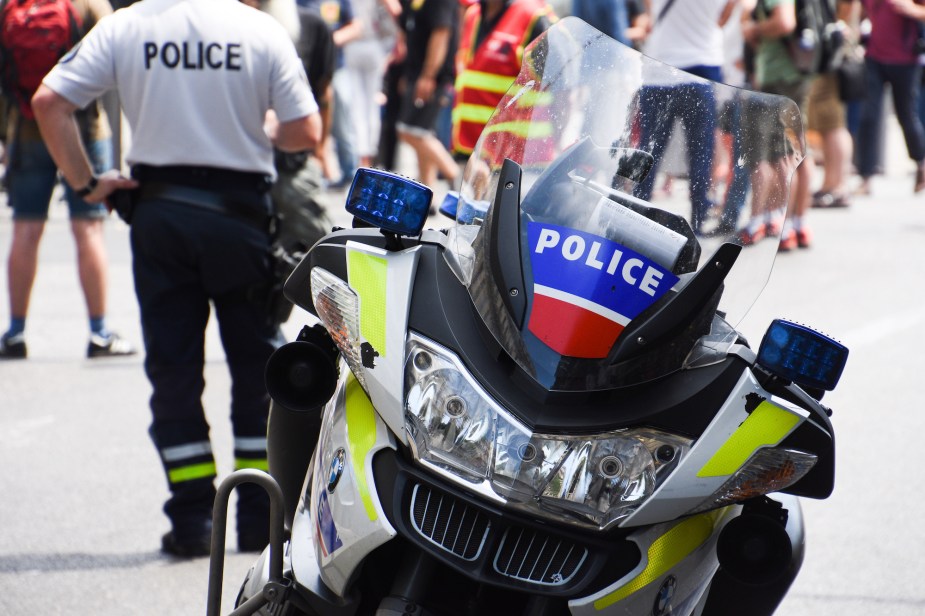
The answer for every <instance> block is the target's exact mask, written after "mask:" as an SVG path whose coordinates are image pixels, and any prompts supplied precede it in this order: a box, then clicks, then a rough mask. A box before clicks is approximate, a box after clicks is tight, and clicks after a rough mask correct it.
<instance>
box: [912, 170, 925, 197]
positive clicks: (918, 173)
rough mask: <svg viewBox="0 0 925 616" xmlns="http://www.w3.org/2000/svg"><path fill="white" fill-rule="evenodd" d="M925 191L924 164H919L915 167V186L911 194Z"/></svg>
mask: <svg viewBox="0 0 925 616" xmlns="http://www.w3.org/2000/svg"><path fill="white" fill-rule="evenodd" d="M923 190H925V163H919V164H918V165H916V167H915V186H914V187H913V189H912V192H913V193H920V192H922V191H923Z"/></svg>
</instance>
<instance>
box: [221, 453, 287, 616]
mask: <svg viewBox="0 0 925 616" xmlns="http://www.w3.org/2000/svg"><path fill="white" fill-rule="evenodd" d="M242 483H256V484H257V485H259V486H260V487H262V488H263V489H264V490H265V491H266V493H267V495H269V497H270V557H269V558H270V562H269V565H270V572H269V581H268V583H267V584H266V586H265V587H264V589H263V592H262V593H260V594H258V595H255V596H253V597H251V598H250V599H248V600H247V601H245V602H244V604H242V605H241V606H239V607H238V608H237V609H236V610H235V611H233V612H231V614H229V616H247V615H249V614H253V613H255V612H256V611H257V610H259V609H260V608H261V607H263V606H264V605H266V604H268V603H275V602H277V601H280V600H282V598H283V597H282V595H283V594H284V592H285V589H286V582H285V580H284V579H283V537H284V528H283V491H282V490H281V489H280V487H279V484H278V483H276V480H275V479H273V477H271V476H270V475H269V474H268V473H265V472H263V471H258V470H256V469H250V468H248V469H243V470H239V471H235V472H234V473H232V474H231V475H229V476H228V477H227V478H225V480H224V481H222V482H221V484H220V485H219V486H218V491H217V492H216V495H215V505H214V506H213V508H212V550H211V554H210V556H209V598H208V603H207V607H206V614H207V616H220V614H221V603H222V586H223V577H224V568H225V530H226V527H227V522H228V500H229V499H230V498H231V491H232V490H234V489H235V488H236V487H238V486H239V485H241V484H242Z"/></svg>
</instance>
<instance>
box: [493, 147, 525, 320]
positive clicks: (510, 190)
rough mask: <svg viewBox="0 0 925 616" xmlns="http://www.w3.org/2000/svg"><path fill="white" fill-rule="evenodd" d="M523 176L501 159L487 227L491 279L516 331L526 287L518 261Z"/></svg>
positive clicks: (515, 166) (508, 161) (515, 164)
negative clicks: (488, 230) (489, 235)
mask: <svg viewBox="0 0 925 616" xmlns="http://www.w3.org/2000/svg"><path fill="white" fill-rule="evenodd" d="M522 175H523V172H522V171H521V169H520V166H519V165H518V164H517V163H515V162H513V161H512V160H509V159H505V161H504V164H503V165H502V166H501V174H500V176H499V177H498V190H497V194H496V195H495V207H493V208H492V209H491V213H490V217H491V218H490V220H489V221H488V224H489V226H490V229H491V241H490V242H489V244H488V251H489V263H490V264H491V271H492V277H493V278H494V280H495V285H496V286H497V288H498V293H499V294H500V295H501V298H502V299H503V300H504V305H505V307H506V308H507V310H508V312H509V313H510V315H511V318H512V319H513V320H514V324H515V325H517V327H521V326H523V322H524V316H525V315H526V311H527V294H526V285H525V284H524V272H523V265H522V264H521V260H520V181H521V177H522Z"/></svg>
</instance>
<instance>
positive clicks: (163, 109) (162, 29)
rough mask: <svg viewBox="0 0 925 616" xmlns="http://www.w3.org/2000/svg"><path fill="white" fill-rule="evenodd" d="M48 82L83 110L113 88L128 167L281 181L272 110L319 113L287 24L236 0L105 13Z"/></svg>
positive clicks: (291, 115) (181, 0) (173, 2)
mask: <svg viewBox="0 0 925 616" xmlns="http://www.w3.org/2000/svg"><path fill="white" fill-rule="evenodd" d="M43 83H44V84H45V85H46V86H48V87H49V88H51V89H52V90H54V91H55V92H57V93H58V94H60V95H61V96H63V97H64V98H66V99H68V100H69V101H70V102H72V103H74V104H75V105H77V106H78V107H84V106H85V105H87V104H89V103H90V101H92V100H94V99H95V98H98V97H99V96H101V95H102V94H103V93H105V92H107V91H108V90H112V89H116V90H117V91H118V94H119V98H120V99H121V101H122V107H123V109H124V111H125V116H126V119H127V120H128V123H129V126H130V127H131V129H132V143H131V146H130V148H129V150H128V153H127V154H126V160H127V162H128V163H129V164H132V165H134V164H147V165H204V166H210V167H222V168H226V169H235V170H239V171H249V172H259V173H266V174H269V175H272V176H274V177H275V175H276V172H275V169H274V166H273V152H272V144H271V142H270V139H269V138H268V137H267V135H266V133H265V132H264V129H263V125H264V117H265V115H266V112H267V110H268V109H273V110H274V111H275V112H276V115H277V117H278V118H279V120H280V122H288V121H291V120H296V119H299V118H303V117H306V116H308V115H311V114H312V113H314V112H316V111H318V104H317V102H316V101H315V98H314V97H313V96H312V92H311V89H310V88H309V86H308V80H307V79H306V77H305V71H304V69H303V67H302V63H301V61H300V60H299V57H298V55H297V53H296V50H295V46H294V45H293V44H292V41H291V39H290V38H289V36H288V34H286V31H285V30H284V29H283V27H282V26H281V25H280V24H279V23H278V22H277V21H276V20H275V19H274V18H273V17H271V16H270V15H268V14H266V13H263V12H261V11H258V10H256V9H252V8H250V7H248V6H246V5H245V4H242V3H241V2H239V1H238V0H144V1H143V2H137V3H135V4H133V5H131V6H129V7H127V8H124V9H121V10H119V11H116V12H115V13H114V14H112V15H110V16H109V17H106V18H104V19H102V20H100V22H99V23H98V24H97V25H96V26H95V27H94V28H93V29H92V30H91V31H90V32H89V33H88V34H87V36H86V37H84V39H83V40H82V41H81V43H80V44H78V46H77V47H75V49H74V50H72V51H71V53H69V54H68V55H66V56H65V57H64V58H62V59H61V61H60V62H59V64H58V65H57V66H56V67H55V68H54V69H52V71H51V72H50V73H49V74H48V75H47V76H46V77H45V79H44V81H43Z"/></svg>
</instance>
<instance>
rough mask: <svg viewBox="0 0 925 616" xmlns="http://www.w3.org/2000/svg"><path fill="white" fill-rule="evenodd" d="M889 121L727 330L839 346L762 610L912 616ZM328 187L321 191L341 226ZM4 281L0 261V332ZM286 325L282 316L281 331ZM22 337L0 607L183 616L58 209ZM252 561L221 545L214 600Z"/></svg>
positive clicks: (2, 517) (194, 584)
mask: <svg viewBox="0 0 925 616" xmlns="http://www.w3.org/2000/svg"><path fill="white" fill-rule="evenodd" d="M893 131H894V132H893V133H891V137H890V152H891V153H894V155H893V156H891V159H890V162H889V164H888V173H887V175H885V176H881V177H878V178H876V179H875V181H874V195H873V196H869V197H858V198H855V200H854V203H853V204H852V206H851V207H850V208H846V209H838V210H812V211H811V212H810V214H809V218H808V220H809V223H810V224H811V226H812V229H813V231H814V232H815V243H814V245H813V247H812V248H810V249H808V250H798V251H794V252H792V253H788V254H782V255H779V257H778V259H777V263H776V266H775V271H774V274H773V275H772V277H771V279H770V281H769V283H768V286H767V288H766V289H765V291H764V293H763V295H762V297H761V299H759V301H758V302H757V303H756V305H755V306H754V308H753V310H752V312H751V313H750V314H749V316H748V317H746V319H745V321H744V322H743V323H742V324H741V329H742V330H743V331H744V333H745V334H746V335H747V336H748V337H749V338H750V339H752V340H753V341H755V342H757V341H758V340H759V339H760V337H761V335H762V333H763V331H764V329H765V328H766V327H767V325H768V323H769V322H770V320H771V319H772V318H775V317H778V316H780V317H787V318H791V319H794V320H797V321H800V322H803V323H807V324H809V325H813V326H816V327H817V328H819V329H821V330H823V331H825V332H827V333H829V334H831V335H833V336H834V337H836V338H838V339H839V340H841V341H842V342H843V343H845V344H846V345H847V346H848V347H849V348H850V350H851V355H850V358H849V361H848V366H847V369H846V370H845V373H844V376H843V378H842V382H841V384H840V385H839V388H838V389H837V390H836V391H835V392H833V393H831V394H828V395H827V396H826V398H825V402H826V403H827V404H828V405H830V406H831V407H832V408H833V409H834V416H833V422H834V425H835V428H836V432H837V436H838V439H837V445H838V471H837V485H836V490H835V493H834V494H833V496H832V497H831V498H829V499H828V500H825V501H806V502H805V504H804V510H805V513H806V519H807V527H808V530H807V534H808V543H807V551H806V560H805V563H804V567H803V571H802V572H801V575H800V577H799V578H798V579H797V581H796V583H795V585H794V587H793V588H792V591H791V593H790V595H789V596H788V598H787V599H786V600H785V603H784V604H783V605H782V606H781V609H780V610H779V611H778V613H779V614H784V615H789V616H826V615H838V616H862V615H863V616H868V615H870V614H877V615H878V616H881V615H898V616H913V615H922V614H925V583H923V580H925V559H922V558H921V556H920V552H919V550H920V549H923V548H925V526H923V525H922V524H921V520H922V519H923V518H925V498H923V496H922V495H923V494H925V480H923V473H922V472H921V471H919V469H918V463H919V462H920V459H921V454H920V452H921V451H922V444H921V443H919V442H918V437H919V436H921V435H923V434H925V425H923V424H925V413H923V412H922V408H921V407H922V402H921V395H920V390H919V388H918V385H919V384H921V382H922V380H923V368H925V361H923V359H922V355H921V350H922V349H923V348H925V333H923V332H925V327H923V326H925V286H923V285H922V281H923V273H922V264H923V263H925V195H918V196H913V194H912V175H911V171H912V166H911V163H909V162H908V161H907V160H905V159H904V158H903V155H904V148H903V145H902V143H901V141H898V140H897V135H896V133H895V127H894V128H893ZM342 197H343V193H331V194H329V195H328V198H329V205H330V208H331V211H332V212H336V214H335V216H336V217H338V218H339V219H341V220H342V219H344V218H343V217H344V216H345V214H341V213H340V212H341V207H342V206H341V203H342V201H341V200H342ZM432 222H433V224H441V225H443V224H446V223H445V222H442V221H440V220H438V219H434V220H433V221H432ZM447 222H448V221H447ZM11 228H12V225H11V221H10V210H9V209H8V208H5V207H0V254H2V255H3V256H4V257H5V255H6V252H7V250H8V248H9V241H10V234H11ZM106 242H107V247H108V250H109V258H110V280H109V312H108V317H109V323H110V325H111V327H113V328H115V329H117V330H118V331H120V332H121V333H122V334H123V335H124V336H125V337H127V338H128V339H129V340H131V341H132V342H133V343H135V344H136V345H139V346H140V345H141V333H140V328H139V324H138V310H137V306H136V304H135V298H134V295H133V289H132V280H131V256H130V252H129V249H128V229H127V227H126V226H125V225H124V224H123V223H122V222H121V221H118V220H116V219H113V220H111V221H110V222H109V223H107V229H106ZM4 262H5V259H4ZM5 288H6V271H5V267H4V268H3V270H2V271H0V290H2V293H0V295H2V296H3V297H2V299H0V325H2V326H5V324H6V319H7V317H8V312H7V306H6V294H5ZM304 317H305V314H304V313H302V312H301V311H300V310H298V309H297V310H296V312H295V313H294V315H293V317H292V318H291V319H290V321H289V322H288V323H287V324H286V331H287V333H288V334H289V335H290V336H292V335H294V334H295V332H297V331H298V328H299V327H300V325H301V323H302V321H303V318H304ZM27 333H28V344H29V355H30V357H29V359H28V360H26V361H18V362H0V473H2V474H0V613H2V614H11V615H15V614H42V615H56V614H67V615H72V614H81V615H82V614H95V615H100V616H107V615H110V614H111V615H116V614H119V615H125V614H133V615H140V616H145V615H149V614H150V615H154V614H172V615H190V616H192V615H199V614H203V613H204V612H205V602H206V580H207V573H208V561H207V560H205V559H198V560H192V561H177V560H172V559H169V558H166V557H164V556H162V555H161V554H160V553H159V551H158V548H159V539H160V535H161V534H162V533H163V532H165V531H166V530H167V529H168V524H167V520H166V518H165V517H164V516H163V514H162V513H161V505H162V503H163V501H164V499H165V498H166V496H167V486H166V482H165V479H164V477H163V474H162V471H161V468H160V462H159V460H158V457H157V454H156V453H155V450H154V447H153V445H152V444H151V442H150V440H149V438H148V435H147V428H148V424H149V421H150V419H149V411H148V407H147V400H148V397H149V395H150V386H149V384H148V382H147V380H146V378H145V376H144V372H143V368H142V356H141V355H138V356H135V357H132V358H125V359H97V360H88V359H86V358H85V352H86V344H87V324H86V310H85V307H84V304H83V298H82V295H81V293H80V290H79V285H78V282H77V276H76V267H75V255H74V245H73V241H72V239H71V237H70V231H69V227H68V221H67V219H66V208H65V207H64V206H63V204H61V203H56V204H55V205H54V207H53V211H52V216H51V220H50V221H49V223H48V225H47V229H46V233H45V238H44V241H43V243H42V247H41V254H40V266H39V274H38V279H37V281H36V285H35V290H34V293H33V297H32V305H31V308H30V313H29V322H28V332H27ZM206 357H207V365H206V382H207V385H206V391H205V395H204V403H205V406H206V409H207V414H208V417H209V419H210V422H211V425H212V437H213V440H214V443H215V451H216V456H217V461H218V464H219V468H220V472H221V473H222V474H223V475H224V474H227V473H228V472H230V470H231V464H232V455H231V434H230V428H229V426H228V421H227V414H228V410H227V409H228V401H229V379H228V375H227V370H226V367H225V364H224V356H223V354H222V349H221V345H220V342H219V339H218V334H217V330H216V328H215V326H214V322H213V323H210V326H209V330H208V332H207V337H206ZM232 538H233V537H232ZM253 560H254V555H251V554H238V553H236V551H235V550H234V547H233V544H232V543H231V542H229V554H228V559H227V562H226V565H225V569H226V575H227V577H228V580H227V583H226V585H225V593H224V599H223V601H224V603H223V605H224V607H225V611H228V610H230V606H231V602H232V601H233V597H234V595H235V593H236V592H237V588H238V585H239V582H240V580H241V579H242V578H243V576H244V574H245V572H246V571H247V569H248V568H249V566H250V564H251V563H252V562H253ZM746 616H747V615H746Z"/></svg>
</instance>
